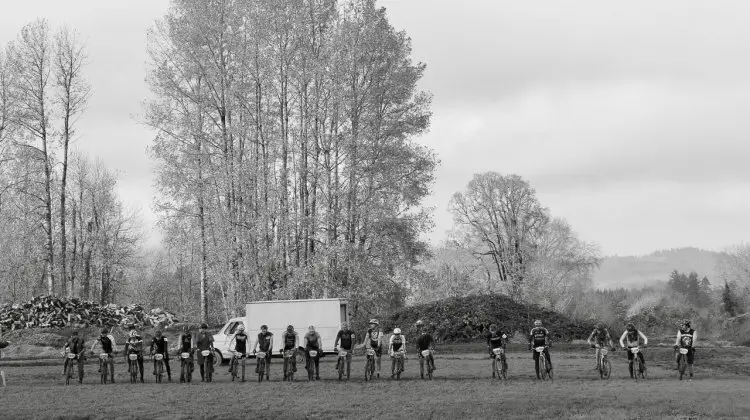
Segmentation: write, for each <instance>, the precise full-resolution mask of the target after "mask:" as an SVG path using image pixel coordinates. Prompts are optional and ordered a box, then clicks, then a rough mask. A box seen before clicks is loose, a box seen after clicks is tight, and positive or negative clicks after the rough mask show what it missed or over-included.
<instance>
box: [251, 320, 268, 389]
mask: <svg viewBox="0 0 750 420" xmlns="http://www.w3.org/2000/svg"><path fill="white" fill-rule="evenodd" d="M256 350H258V351H262V352H265V353H266V380H268V375H270V373H271V352H272V351H273V333H271V332H269V331H268V326H267V325H261V326H260V332H259V333H258V338H257V339H256V340H255V346H253V353H255V352H256ZM255 373H259V372H258V364H257V363H256V364H255Z"/></svg>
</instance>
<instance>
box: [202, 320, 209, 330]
mask: <svg viewBox="0 0 750 420" xmlns="http://www.w3.org/2000/svg"><path fill="white" fill-rule="evenodd" d="M201 328H202V329H204V330H207V329H208V324H206V323H205V322H204V323H202V324H201Z"/></svg>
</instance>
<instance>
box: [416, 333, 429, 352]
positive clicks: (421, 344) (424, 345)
mask: <svg viewBox="0 0 750 420" xmlns="http://www.w3.org/2000/svg"><path fill="white" fill-rule="evenodd" d="M431 345H432V336H431V335H429V334H427V333H425V334H422V335H420V336H419V337H418V338H417V348H418V349H419V351H424V350H428V349H429V348H430V346H431Z"/></svg>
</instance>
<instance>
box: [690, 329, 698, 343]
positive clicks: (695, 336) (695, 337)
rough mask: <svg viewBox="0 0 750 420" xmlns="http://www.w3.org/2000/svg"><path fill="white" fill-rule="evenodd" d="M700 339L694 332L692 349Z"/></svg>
mask: <svg viewBox="0 0 750 420" xmlns="http://www.w3.org/2000/svg"><path fill="white" fill-rule="evenodd" d="M697 339H698V333H697V332H695V331H693V343H692V344H690V346H691V347H695V342H696V340H697Z"/></svg>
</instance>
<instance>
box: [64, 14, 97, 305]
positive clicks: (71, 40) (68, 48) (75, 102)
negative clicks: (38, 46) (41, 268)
mask: <svg viewBox="0 0 750 420" xmlns="http://www.w3.org/2000/svg"><path fill="white" fill-rule="evenodd" d="M55 47H56V48H55V79H56V80H55V81H56V87H57V102H58V106H59V107H60V111H61V115H62V129H61V137H62V138H61V142H62V162H61V163H62V173H61V175H60V281H61V282H62V291H63V293H65V294H66V295H68V296H70V295H71V293H72V291H73V284H69V276H68V262H67V254H68V233H67V230H66V221H67V217H68V214H67V207H66V199H67V194H68V190H67V185H68V155H69V152H68V151H69V147H70V141H71V138H72V137H73V136H74V134H75V122H76V118H77V117H78V116H79V115H80V114H81V112H82V111H83V110H84V108H85V107H86V103H87V102H88V99H89V96H90V93H91V87H90V85H89V84H88V82H87V81H86V79H85V78H84V75H83V67H84V65H85V63H86V51H85V48H84V46H83V44H82V43H81V41H80V39H79V37H78V35H77V34H76V33H75V32H74V31H72V30H70V29H68V28H63V29H61V30H60V31H59V32H58V33H57V35H56V36H55Z"/></svg>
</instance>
